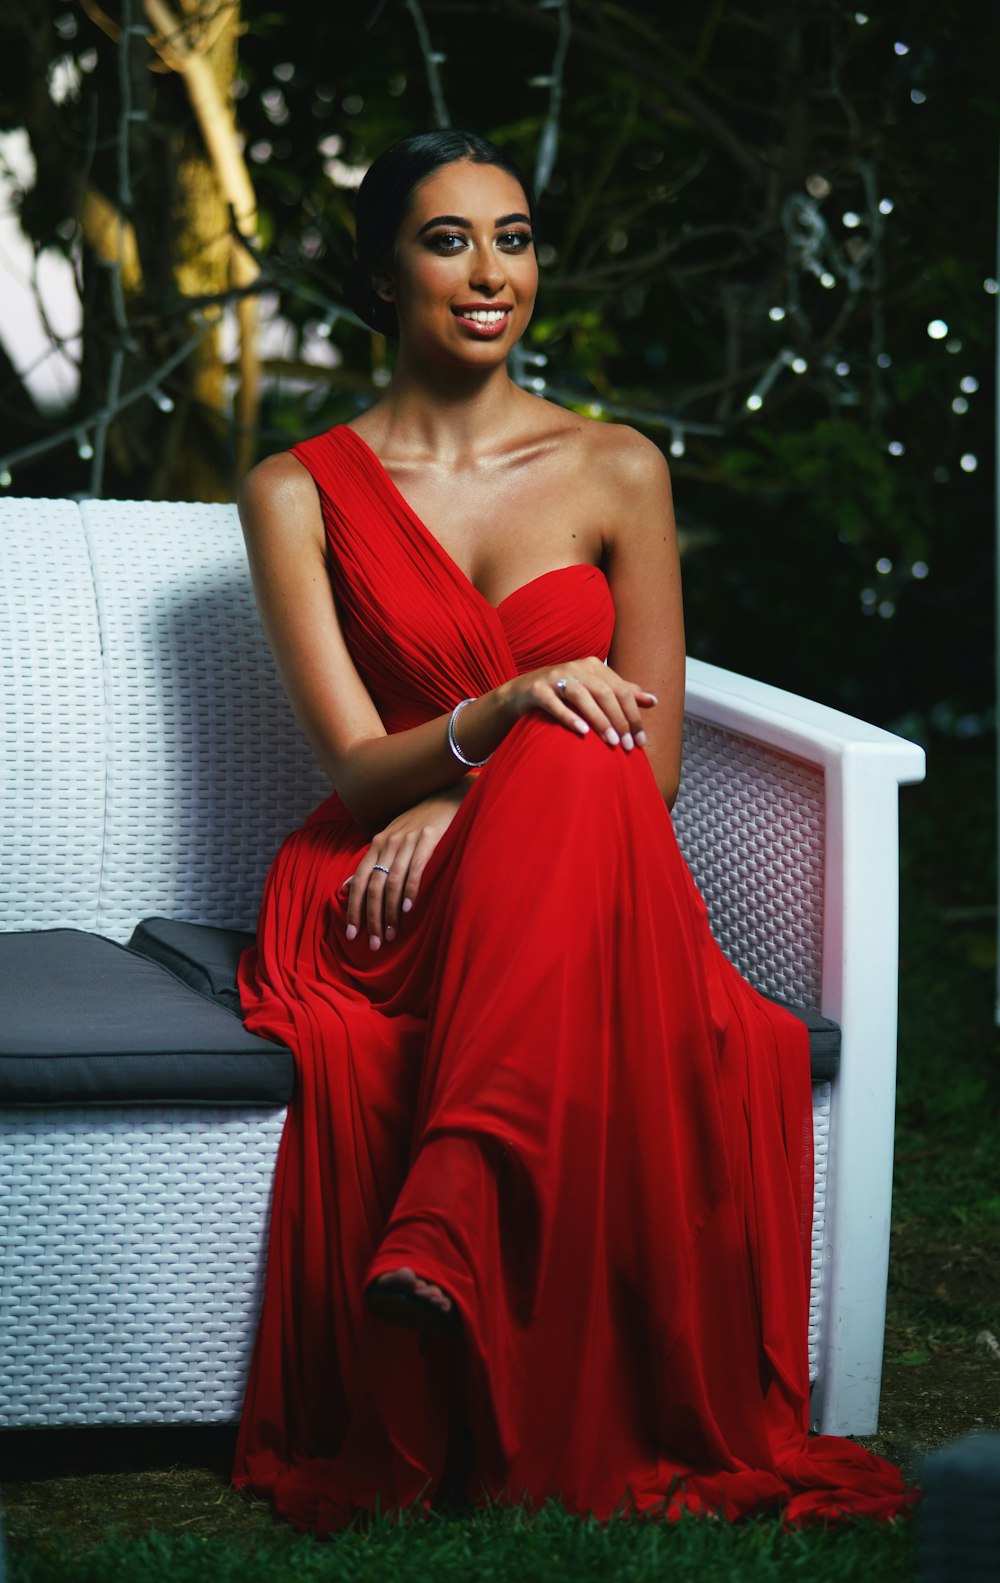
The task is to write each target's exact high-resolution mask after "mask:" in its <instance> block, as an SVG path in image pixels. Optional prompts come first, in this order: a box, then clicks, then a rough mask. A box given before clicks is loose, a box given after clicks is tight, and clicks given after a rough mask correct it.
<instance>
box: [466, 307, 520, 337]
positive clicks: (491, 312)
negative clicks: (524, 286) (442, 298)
mask: <svg viewBox="0 0 1000 1583" xmlns="http://www.w3.org/2000/svg"><path fill="white" fill-rule="evenodd" d="M451 311H452V313H453V314H454V316H455V318H456V319H457V320H458V322H459V324H462V325H468V327H469V328H470V329H471V330H473V331H474V332H475V333H476V334H477V335H499V334H500V331H501V330H502V329H503V328H504V326H505V325H506V323H507V321H508V319H509V318H510V316H511V312H512V310H511V309H510V308H452V310H451Z"/></svg>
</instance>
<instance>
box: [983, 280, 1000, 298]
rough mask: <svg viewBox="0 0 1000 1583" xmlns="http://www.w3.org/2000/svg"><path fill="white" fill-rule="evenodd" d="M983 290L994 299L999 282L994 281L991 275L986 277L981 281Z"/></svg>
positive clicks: (999, 289) (999, 287)
mask: <svg viewBox="0 0 1000 1583" xmlns="http://www.w3.org/2000/svg"><path fill="white" fill-rule="evenodd" d="M983 290H984V291H985V292H988V293H989V295H990V296H991V297H995V296H996V294H997V292H998V291H1000V282H998V281H995V280H994V279H993V276H992V275H987V277H986V279H985V280H984V281H983Z"/></svg>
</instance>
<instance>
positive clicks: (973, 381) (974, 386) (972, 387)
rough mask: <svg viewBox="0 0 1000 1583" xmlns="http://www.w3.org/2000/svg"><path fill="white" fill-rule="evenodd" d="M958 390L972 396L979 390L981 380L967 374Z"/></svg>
mask: <svg viewBox="0 0 1000 1583" xmlns="http://www.w3.org/2000/svg"><path fill="white" fill-rule="evenodd" d="M958 388H959V390H964V391H965V394H966V395H967V396H971V395H972V393H973V391H976V390H978V389H979V380H978V379H977V378H976V376H975V374H966V375H965V376H964V378H963V379H962V380H961V381H960V383H959V387H958Z"/></svg>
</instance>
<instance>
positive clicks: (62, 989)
mask: <svg viewBox="0 0 1000 1583" xmlns="http://www.w3.org/2000/svg"><path fill="white" fill-rule="evenodd" d="M0 1008H2V1015H0V1103H4V1104H32V1105H64V1104H69V1105H81V1104H82V1105H107V1104H164V1105H166V1104H191V1105H201V1104H224V1105H247V1104H250V1105H256V1104H259V1105H262V1106H273V1105H286V1104H287V1103H288V1101H289V1099H290V1098H291V1096H292V1090H293V1087H294V1082H295V1064H294V1061H293V1059H292V1055H291V1052H290V1051H289V1050H286V1049H285V1048H284V1046H283V1045H279V1044H272V1043H271V1042H270V1041H269V1040H267V1039H260V1038H258V1037H257V1036H256V1035H254V1034H251V1033H248V1032H247V1031H246V1029H245V1028H244V1027H243V1024H242V1023H241V1021H240V1019H239V1018H238V1017H236V1016H234V1015H233V1013H232V1012H231V1011H227V1010H225V1008H224V1007H223V1006H221V1005H213V1004H212V1002H211V1001H209V1000H207V999H206V998H205V997H204V996H203V995H199V994H196V993H195V992H194V991H193V990H191V989H189V988H188V987H187V985H185V984H182V983H181V982H180V981H179V980H178V979H177V978H175V977H174V975H173V974H172V973H170V972H167V971H166V969H165V968H163V967H161V966H159V965H158V964H157V963H155V962H150V961H148V960H146V959H144V958H143V957H141V956H137V955H136V954H135V953H134V952H132V951H128V950H126V948H125V947H124V946H120V945H116V944H115V943H114V941H112V940H105V939H103V938H102V937H101V936H100V935H95V934H87V933H85V932H83V931H82V930H78V929H45V930H38V931H31V932H25V933H17V934H2V933H0Z"/></svg>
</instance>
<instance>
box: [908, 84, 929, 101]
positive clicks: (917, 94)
mask: <svg viewBox="0 0 1000 1583" xmlns="http://www.w3.org/2000/svg"><path fill="white" fill-rule="evenodd" d="M910 102H911V104H926V103H927V95H926V94H925V93H923V92H921V90H920V89H919V88H911V89H910Z"/></svg>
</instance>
